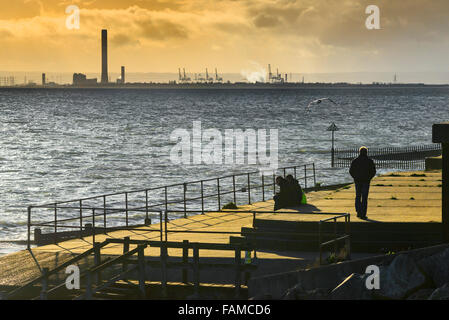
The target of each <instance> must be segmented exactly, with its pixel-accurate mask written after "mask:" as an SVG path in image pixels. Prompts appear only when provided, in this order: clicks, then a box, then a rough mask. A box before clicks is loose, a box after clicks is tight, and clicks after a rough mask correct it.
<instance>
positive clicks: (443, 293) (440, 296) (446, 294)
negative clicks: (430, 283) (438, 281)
mask: <svg viewBox="0 0 449 320" xmlns="http://www.w3.org/2000/svg"><path fill="white" fill-rule="evenodd" d="M428 300H449V283H446V284H444V285H443V286H441V287H440V288H438V289H436V290H435V291H434V292H432V294H431V295H430V297H429V299H428Z"/></svg>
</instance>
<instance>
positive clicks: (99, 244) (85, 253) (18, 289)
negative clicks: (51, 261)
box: [6, 239, 110, 299]
mask: <svg viewBox="0 0 449 320" xmlns="http://www.w3.org/2000/svg"><path fill="white" fill-rule="evenodd" d="M109 243H110V242H109V239H106V240H105V241H103V242H101V243H98V244H97V247H95V246H94V247H92V248H90V249H88V250H87V251H85V252H83V253H81V254H79V255H77V256H76V257H74V258H72V259H70V260H69V261H66V262H64V263H63V264H61V265H60V266H58V267H56V268H54V269H52V270H51V271H47V272H46V274H44V275H41V276H39V277H37V278H36V279H34V280H32V281H30V282H28V283H27V284H25V285H23V286H21V287H20V288H17V289H15V290H13V291H11V292H9V293H7V294H6V299H11V298H12V297H14V296H16V295H17V294H18V293H20V292H22V291H23V290H25V289H28V288H30V287H32V286H34V285H35V284H37V283H39V282H40V281H42V279H44V278H48V277H50V276H52V275H54V274H56V273H57V272H59V271H61V270H62V269H64V268H66V267H68V266H69V265H72V264H73V263H75V262H77V261H78V260H81V259H83V258H84V257H87V256H89V255H90V254H92V253H94V251H95V250H97V249H101V248H103V247H104V246H106V245H108V244H109Z"/></svg>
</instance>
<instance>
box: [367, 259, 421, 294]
mask: <svg viewBox="0 0 449 320" xmlns="http://www.w3.org/2000/svg"><path fill="white" fill-rule="evenodd" d="M426 284H427V278H426V276H425V275H424V274H423V273H422V272H421V270H420V269H419V267H418V265H417V264H416V262H415V261H414V260H413V259H412V258H411V257H409V256H408V255H404V254H401V255H398V256H397V257H396V258H394V260H393V261H392V262H391V263H390V265H388V266H387V267H380V289H379V290H376V295H378V296H379V297H381V298H386V299H403V298H405V297H406V296H408V295H410V294H411V293H413V292H415V291H418V290H419V289H421V288H423V287H424V286H425V285H426Z"/></svg>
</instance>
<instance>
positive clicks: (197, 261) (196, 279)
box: [193, 243, 200, 297]
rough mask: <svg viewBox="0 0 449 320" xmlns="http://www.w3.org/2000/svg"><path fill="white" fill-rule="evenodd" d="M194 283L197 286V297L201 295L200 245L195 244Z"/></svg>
mask: <svg viewBox="0 0 449 320" xmlns="http://www.w3.org/2000/svg"><path fill="white" fill-rule="evenodd" d="M193 281H194V286H195V293H194V294H195V296H196V297H199V295H200V253H199V249H198V244H196V243H194V244H193Z"/></svg>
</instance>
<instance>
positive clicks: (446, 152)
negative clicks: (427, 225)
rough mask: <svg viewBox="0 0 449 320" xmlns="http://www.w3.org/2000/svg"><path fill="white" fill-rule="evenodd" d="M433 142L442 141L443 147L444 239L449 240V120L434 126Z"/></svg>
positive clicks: (442, 219) (442, 218) (442, 216)
mask: <svg viewBox="0 0 449 320" xmlns="http://www.w3.org/2000/svg"><path fill="white" fill-rule="evenodd" d="M432 142H434V143H441V146H442V149H443V173H442V176H443V188H442V194H441V196H442V215H441V221H442V222H443V230H442V231H443V241H444V242H449V122H445V123H437V124H434V125H433V126H432Z"/></svg>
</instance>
